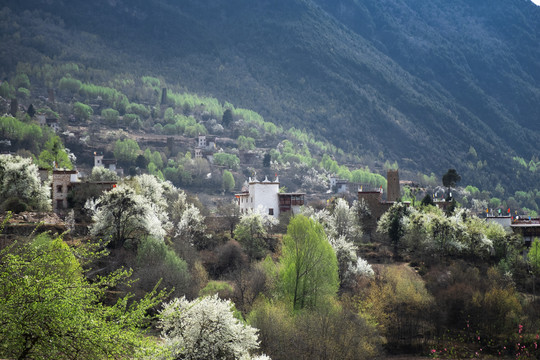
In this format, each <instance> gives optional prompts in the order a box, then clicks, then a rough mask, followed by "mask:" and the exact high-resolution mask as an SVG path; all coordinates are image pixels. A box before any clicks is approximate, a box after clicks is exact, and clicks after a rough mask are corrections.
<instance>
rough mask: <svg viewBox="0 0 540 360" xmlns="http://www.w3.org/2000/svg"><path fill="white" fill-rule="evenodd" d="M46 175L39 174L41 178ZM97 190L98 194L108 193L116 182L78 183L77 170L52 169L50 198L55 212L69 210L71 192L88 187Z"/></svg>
mask: <svg viewBox="0 0 540 360" xmlns="http://www.w3.org/2000/svg"><path fill="white" fill-rule="evenodd" d="M46 174H47V173H41V172H40V176H41V177H42V178H43V177H45V176H46ZM90 186H92V187H94V188H97V189H98V190H99V191H100V192H103V191H109V190H111V189H113V188H114V187H116V181H93V182H88V181H80V179H79V172H78V171H77V170H68V169H54V170H53V171H52V182H51V198H52V207H53V210H54V211H55V212H61V211H63V210H66V209H68V208H69V203H68V196H69V193H70V192H71V191H74V192H77V191H83V190H84V189H85V188H88V187H90Z"/></svg>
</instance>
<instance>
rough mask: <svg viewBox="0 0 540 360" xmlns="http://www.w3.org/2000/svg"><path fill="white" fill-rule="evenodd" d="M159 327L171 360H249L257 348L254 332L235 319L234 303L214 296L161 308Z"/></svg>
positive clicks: (180, 301)
mask: <svg viewBox="0 0 540 360" xmlns="http://www.w3.org/2000/svg"><path fill="white" fill-rule="evenodd" d="M159 327H160V328H161V329H162V337H163V338H164V340H165V345H164V346H165V348H166V350H168V352H169V354H168V355H170V356H171V357H172V358H173V359H186V360H199V359H200V360H211V359H216V360H217V359H224V360H229V359H230V360H233V359H251V357H250V352H251V351H254V350H257V349H258V347H259V341H258V339H257V330H256V329H255V328H253V327H251V326H249V325H246V324H244V323H243V322H242V321H241V320H239V319H237V318H236V317H235V316H234V305H233V303H232V302H231V301H230V300H221V299H219V298H218V296H217V295H214V296H210V297H204V298H198V299H195V300H193V301H188V300H186V298H185V297H182V298H176V299H174V300H172V301H171V302H169V303H167V304H164V306H163V310H162V311H161V316H160V323H159ZM259 359H268V357H259Z"/></svg>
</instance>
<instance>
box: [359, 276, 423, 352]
mask: <svg viewBox="0 0 540 360" xmlns="http://www.w3.org/2000/svg"><path fill="white" fill-rule="evenodd" d="M433 302H434V299H433V297H432V296H431V295H430V294H429V292H428V291H427V289H426V287H425V284H424V282H423V281H422V279H421V278H420V277H419V276H418V275H417V274H416V273H415V272H414V271H412V269H410V268H406V267H405V268H400V267H398V266H389V267H385V268H384V270H382V271H381V273H380V274H379V276H378V277H375V278H374V279H373V280H372V281H371V283H370V284H369V287H368V289H367V291H366V293H365V298H363V299H362V300H361V301H360V304H359V305H360V306H359V308H360V312H361V313H365V314H369V316H371V317H372V318H373V319H374V320H375V321H376V322H377V323H378V324H379V327H380V329H381V330H382V332H383V334H384V335H385V336H386V339H387V341H388V343H389V344H388V346H389V347H390V348H394V349H395V348H398V347H399V346H400V343H401V344H405V346H407V345H414V341H415V340H416V336H418V335H420V334H426V331H429V327H427V326H426V323H427V322H428V321H430V316H429V313H430V310H431V307H432V306H433Z"/></svg>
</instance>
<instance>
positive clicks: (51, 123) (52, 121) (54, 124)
mask: <svg viewBox="0 0 540 360" xmlns="http://www.w3.org/2000/svg"><path fill="white" fill-rule="evenodd" d="M36 118H37V121H38V123H39V125H40V126H43V127H45V126H47V127H49V128H51V129H52V130H53V131H54V132H58V131H59V130H60V123H59V122H58V119H56V118H47V117H46V116H45V115H43V114H38V115H36Z"/></svg>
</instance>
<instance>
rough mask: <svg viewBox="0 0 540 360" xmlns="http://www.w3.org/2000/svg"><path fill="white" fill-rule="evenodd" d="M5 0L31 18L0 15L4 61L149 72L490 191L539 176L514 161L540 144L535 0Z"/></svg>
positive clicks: (7, 66) (353, 147)
mask: <svg viewBox="0 0 540 360" xmlns="http://www.w3.org/2000/svg"><path fill="white" fill-rule="evenodd" d="M5 5H6V6H8V7H9V8H10V9H11V11H12V12H13V13H17V14H20V13H21V12H22V11H24V10H30V11H32V12H27V13H25V14H24V18H25V19H26V21H28V24H18V26H19V27H15V28H13V26H10V24H8V23H5V24H4V25H3V26H4V29H3V30H2V33H3V37H4V40H6V41H5V42H4V43H6V44H11V45H12V46H10V47H9V51H6V52H4V53H2V54H0V61H1V62H2V64H3V66H2V67H3V68H4V71H5V72H9V71H13V70H14V67H15V65H16V63H17V62H18V61H21V60H23V59H27V61H43V59H42V58H40V56H41V55H45V56H46V57H47V58H46V59H45V61H82V62H86V63H88V64H89V65H91V66H94V67H102V68H106V69H107V70H112V71H116V72H122V71H128V72H132V73H139V74H148V73H151V74H155V75H160V76H164V77H166V78H167V80H168V81H169V82H178V83H179V84H181V85H183V86H185V87H186V88H187V89H189V90H190V91H194V92H197V93H202V94H208V95H212V96H215V97H217V98H219V99H220V100H222V101H230V102H233V103H235V104H236V105H238V106H241V107H245V108H250V109H253V110H255V111H257V112H259V113H260V114H262V115H263V116H264V117H265V119H266V120H271V121H275V122H278V123H281V124H283V125H285V126H296V127H299V128H306V129H309V130H310V131H313V132H314V133H316V134H318V135H320V136H322V137H325V138H327V139H329V140H330V141H333V142H334V143H335V144H336V145H338V146H341V147H343V148H344V149H346V150H348V151H352V152H355V153H358V154H359V155H361V156H378V155H379V154H381V153H382V156H383V157H384V158H387V159H390V160H397V161H398V163H399V164H400V166H401V167H403V168H407V169H411V170H420V171H424V172H427V173H429V172H432V171H433V172H435V173H442V172H443V171H444V170H445V169H448V167H456V168H458V169H460V171H461V172H462V173H463V174H464V175H465V176H464V177H465V178H466V179H468V180H469V181H468V182H469V183H474V184H476V185H478V186H482V187H485V188H489V187H491V188H494V187H495V185H496V184H497V183H502V184H509V183H512V182H513V183H514V185H515V186H516V187H517V188H520V187H527V186H531V184H530V183H531V179H534V178H535V176H534V174H529V173H528V172H527V171H526V170H524V171H523V174H522V175H521V178H519V179H517V183H516V179H515V177H514V174H515V173H516V171H514V168H515V166H516V164H515V163H514V162H513V161H512V157H514V156H516V155H517V156H519V157H521V158H524V159H525V160H526V161H527V162H528V161H529V159H531V158H533V157H534V156H538V152H539V148H538V144H539V143H540V121H539V119H540V88H539V82H540V81H539V80H540V79H539V77H540V54H539V53H540V46H538V39H539V38H540V36H538V35H539V33H540V29H539V24H540V20H539V19H540V8H538V7H536V6H535V5H534V4H532V3H530V2H529V1H524V0H523V1H510V0H505V1H498V2H497V3H496V4H493V3H492V2H488V1H477V2H474V3H470V2H466V1H457V2H444V1H442V0H437V1H431V2H429V3H426V2H423V1H416V0H383V1H378V0H377V1H375V0H364V1H358V0H342V1H324V0H313V1H307V0H274V1H257V2H248V1H244V0H233V1H218V0H216V1H194V0H184V1H172V0H162V1H158V0H147V1H142V0H138V1H122V0H115V1H113V0H96V1H92V2H87V1H80V0H74V1H55V0H49V1H38V0H29V1H25V2H19V1H7V2H6V3H5ZM46 13H48V14H50V15H48V18H49V19H50V20H47V21H45V25H43V24H41V25H43V26H40V27H39V30H40V32H39V33H32V32H31V31H32V24H34V22H35V20H36V19H37V18H44V17H45V14H46ZM6 16H9V14H8V15H6ZM11 25H13V24H11ZM26 25H28V28H25V26H26ZM35 29H37V28H34V30H35ZM43 29H46V30H45V31H43ZM17 33H18V34H19V35H18V36H19V41H17ZM21 34H22V35H21ZM25 34H26V35H25ZM21 38H22V39H24V41H20V39H21ZM66 40H68V41H66ZM471 146H472V147H473V148H474V152H473V153H475V154H476V155H475V156H473V158H471V156H470V155H469V154H470V152H469V150H470V147H471ZM480 164H481V166H479V165H480ZM487 169H489V171H487ZM532 186H533V187H534V184H532Z"/></svg>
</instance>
